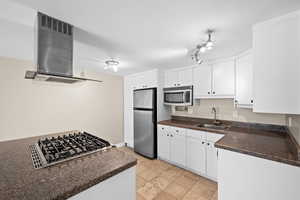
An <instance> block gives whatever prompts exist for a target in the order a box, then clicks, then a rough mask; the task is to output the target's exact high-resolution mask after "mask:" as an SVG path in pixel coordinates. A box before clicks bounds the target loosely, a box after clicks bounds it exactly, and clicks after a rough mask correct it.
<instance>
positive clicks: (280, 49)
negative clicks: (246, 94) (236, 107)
mask: <svg viewBox="0 0 300 200" xmlns="http://www.w3.org/2000/svg"><path fill="white" fill-rule="evenodd" d="M299 30H300V14H299V12H295V13H293V14H289V15H285V16H282V17H279V18H275V19H272V20H269V21H266V22H262V23H260V24H257V25H255V26H254V28H253V72H254V73H253V83H254V84H253V89H254V90H253V91H254V105H253V111H254V112H261V113H286V114H300V92H299V91H300V78H299V76H300V67H299V66H300V57H299V52H300V34H299Z"/></svg>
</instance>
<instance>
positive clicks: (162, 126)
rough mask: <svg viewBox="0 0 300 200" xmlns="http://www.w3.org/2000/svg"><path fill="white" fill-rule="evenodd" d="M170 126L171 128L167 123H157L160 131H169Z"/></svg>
mask: <svg viewBox="0 0 300 200" xmlns="http://www.w3.org/2000/svg"><path fill="white" fill-rule="evenodd" d="M170 128H171V127H170V126H165V125H160V124H158V125H157V130H158V131H169V129H170Z"/></svg>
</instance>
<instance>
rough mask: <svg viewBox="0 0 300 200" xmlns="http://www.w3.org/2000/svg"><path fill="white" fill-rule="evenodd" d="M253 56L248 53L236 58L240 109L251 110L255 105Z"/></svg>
mask: <svg viewBox="0 0 300 200" xmlns="http://www.w3.org/2000/svg"><path fill="white" fill-rule="evenodd" d="M252 84H253V65H252V54H251V53H250V52H247V53H245V54H243V55H241V56H239V57H237V58H236V97H235V103H236V104H237V106H238V107H245V108H250V107H252V103H253V90H252Z"/></svg>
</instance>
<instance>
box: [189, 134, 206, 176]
mask: <svg viewBox="0 0 300 200" xmlns="http://www.w3.org/2000/svg"><path fill="white" fill-rule="evenodd" d="M195 152H197V153H195ZM186 166H187V168H189V169H191V170H192V171H194V172H197V173H199V174H205V172H206V146H205V141H203V140H199V139H196V138H192V137H187V140H186Z"/></svg>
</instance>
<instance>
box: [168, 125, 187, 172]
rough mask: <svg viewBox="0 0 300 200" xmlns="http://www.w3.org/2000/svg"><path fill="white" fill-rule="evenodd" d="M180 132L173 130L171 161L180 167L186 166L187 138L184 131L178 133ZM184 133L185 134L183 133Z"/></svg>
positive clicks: (171, 134)
mask: <svg viewBox="0 0 300 200" xmlns="http://www.w3.org/2000/svg"><path fill="white" fill-rule="evenodd" d="M176 131H178V130H173V131H171V133H170V137H171V138H170V161H171V162H173V163H175V164H177V165H179V166H185V165H186V148H185V145H186V136H185V133H184V130H181V133H177V132H176ZM182 132H183V133H182Z"/></svg>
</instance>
